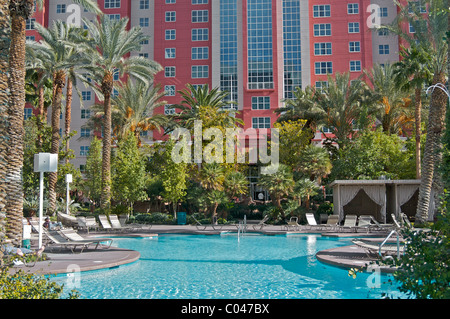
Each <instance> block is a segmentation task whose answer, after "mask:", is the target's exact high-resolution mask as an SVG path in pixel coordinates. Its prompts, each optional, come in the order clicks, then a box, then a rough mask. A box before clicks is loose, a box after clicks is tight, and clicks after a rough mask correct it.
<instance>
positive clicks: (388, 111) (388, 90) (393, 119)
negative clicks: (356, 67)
mask: <svg viewBox="0 0 450 319" xmlns="http://www.w3.org/2000/svg"><path fill="white" fill-rule="evenodd" d="M395 70H396V68H395V67H394V66H393V65H392V64H389V63H387V64H385V65H383V66H382V65H380V64H376V65H374V66H373V68H372V69H371V70H365V71H364V74H365V75H366V76H367V78H368V80H369V83H371V84H372V87H373V90H374V91H375V93H376V94H377V96H378V97H379V99H378V100H377V101H376V102H375V106H376V107H378V108H379V112H378V114H377V117H378V119H379V121H380V122H381V126H382V128H383V132H386V133H388V134H397V133H399V131H400V130H401V129H402V128H403V129H404V128H406V127H408V125H409V123H410V122H411V121H412V120H411V118H410V116H409V112H408V111H409V110H408V106H409V105H410V100H409V99H408V94H407V93H406V92H404V91H399V90H398V89H397V86H396V84H395V83H396V82H395Z"/></svg>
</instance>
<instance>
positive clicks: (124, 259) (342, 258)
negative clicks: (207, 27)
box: [10, 225, 392, 275]
mask: <svg viewBox="0 0 450 319" xmlns="http://www.w3.org/2000/svg"><path fill="white" fill-rule="evenodd" d="M214 228H215V229H214ZM214 228H213V227H210V226H208V227H206V228H205V229H204V230H203V227H200V229H199V228H197V227H196V226H192V225H153V226H152V227H149V226H143V227H142V228H140V229H138V230H135V231H132V232H105V231H98V232H92V231H91V232H90V233H89V234H86V233H85V234H84V236H85V237H89V236H92V237H98V236H102V237H108V238H114V237H115V236H119V237H143V238H144V237H151V238H157V237H158V235H159V234H203V235H219V234H221V233H222V232H237V227H236V226H233V225H226V226H224V227H222V228H220V227H219V228H220V229H219V228H217V227H214ZM251 233H262V234H265V235H286V236H301V235H302V234H311V233H317V234H322V236H330V237H349V238H352V237H364V238H367V240H372V241H377V242H380V241H381V240H382V239H383V238H384V237H385V236H386V233H379V232H372V233H365V232H364V233H361V232H358V233H349V232H321V231H311V230H309V229H302V228H300V230H286V229H283V228H282V226H279V225H278V226H272V225H269V226H265V227H264V228H263V229H262V230H259V229H256V230H254V229H253V226H252V225H249V226H248V231H247V234H251ZM36 244H37V243H35V242H34V241H32V245H36ZM33 248H35V247H33ZM44 253H45V254H46V255H47V257H48V260H46V261H41V262H37V263H36V264H35V265H34V266H32V267H30V266H25V265H21V266H14V267H11V269H10V271H12V272H14V271H18V270H20V269H21V270H23V271H25V272H31V273H35V274H40V275H49V274H65V273H68V272H73V271H90V270H98V269H108V268H114V267H118V266H122V265H126V264H130V263H133V262H135V261H137V260H139V258H140V253H139V252H137V251H134V250H129V249H122V248H117V247H114V243H113V246H111V247H110V248H106V247H99V248H97V249H93V248H87V249H85V250H84V251H83V252H82V253H80V252H79V250H78V249H77V250H76V251H75V253H72V252H71V251H70V250H68V249H63V250H59V249H49V248H46V250H45V251H44ZM316 257H317V259H318V260H319V261H321V262H323V263H327V264H331V265H333V266H337V267H343V268H348V269H349V268H362V267H365V266H367V265H369V264H370V263H371V262H373V261H374V259H373V258H369V257H368V256H367V255H366V253H365V251H364V249H362V248H360V247H357V246H356V245H350V246H344V247H338V248H333V249H327V250H323V251H319V252H318V253H317V254H316ZM381 271H382V272H391V271H392V269H381Z"/></svg>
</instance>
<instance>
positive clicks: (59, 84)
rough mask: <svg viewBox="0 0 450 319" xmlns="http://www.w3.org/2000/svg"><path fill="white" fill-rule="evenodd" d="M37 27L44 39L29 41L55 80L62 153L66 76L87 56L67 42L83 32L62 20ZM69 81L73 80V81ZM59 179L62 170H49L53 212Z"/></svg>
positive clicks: (54, 149) (55, 142) (55, 125)
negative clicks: (61, 117) (62, 112)
mask: <svg viewBox="0 0 450 319" xmlns="http://www.w3.org/2000/svg"><path fill="white" fill-rule="evenodd" d="M35 27H36V29H37V31H38V32H39V34H40V35H41V37H42V40H41V41H40V42H39V43H37V42H30V43H28V44H29V47H30V49H32V50H33V51H34V52H35V56H36V57H38V60H39V61H40V63H41V64H42V70H46V71H45V72H47V76H49V77H51V78H52V80H53V98H52V118H51V121H52V145H51V150H50V152H51V153H53V154H58V153H59V144H60V133H59V128H60V115H61V106H62V98H63V89H64V87H65V84H66V78H67V77H70V78H73V77H74V75H73V73H74V69H75V68H79V67H81V66H83V60H82V56H81V54H80V52H76V51H75V49H74V47H73V46H68V45H67V44H66V43H67V42H68V41H70V40H74V39H76V38H77V37H79V35H77V34H76V33H79V32H80V31H81V29H80V28H76V27H73V26H68V25H66V24H65V23H64V22H62V21H60V20H57V21H55V22H54V23H53V25H52V26H51V27H50V28H48V29H46V28H44V27H43V26H41V25H39V24H36V25H35ZM70 73H72V75H71V76H70V75H69V74H70ZM68 75H69V76H68ZM44 78H45V76H44ZM69 83H72V81H70V82H69ZM69 90H70V91H71V90H72V88H69ZM66 115H67V112H66ZM66 118H67V116H66ZM57 179H58V173H56V172H54V173H49V206H48V209H49V211H50V212H51V213H53V212H54V210H55V209H56V182H57Z"/></svg>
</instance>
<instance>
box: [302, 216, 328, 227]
mask: <svg viewBox="0 0 450 319" xmlns="http://www.w3.org/2000/svg"><path fill="white" fill-rule="evenodd" d="M305 216H306V221H307V223H308V225H307V226H303V227H307V228H308V227H309V229H310V230H312V229H317V230H322V229H323V228H324V226H325V225H318V224H317V221H316V218H315V217H314V214H311V213H307V214H306V215H305Z"/></svg>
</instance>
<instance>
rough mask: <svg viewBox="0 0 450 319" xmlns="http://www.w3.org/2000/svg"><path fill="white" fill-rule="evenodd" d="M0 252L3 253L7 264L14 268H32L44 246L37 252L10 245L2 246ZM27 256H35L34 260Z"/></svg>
mask: <svg viewBox="0 0 450 319" xmlns="http://www.w3.org/2000/svg"><path fill="white" fill-rule="evenodd" d="M0 250H1V251H2V252H3V253H4V257H5V259H6V260H7V261H8V262H11V263H12V264H14V265H15V266H21V265H25V266H26V267H33V266H34V265H35V264H36V262H37V260H38V259H39V257H41V256H42V253H43V252H44V250H45V246H42V247H41V248H40V249H38V250H31V249H27V248H18V247H14V246H11V245H9V244H8V245H3V246H1V247H0ZM29 256H35V258H31V259H29V258H27V257H29Z"/></svg>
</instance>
